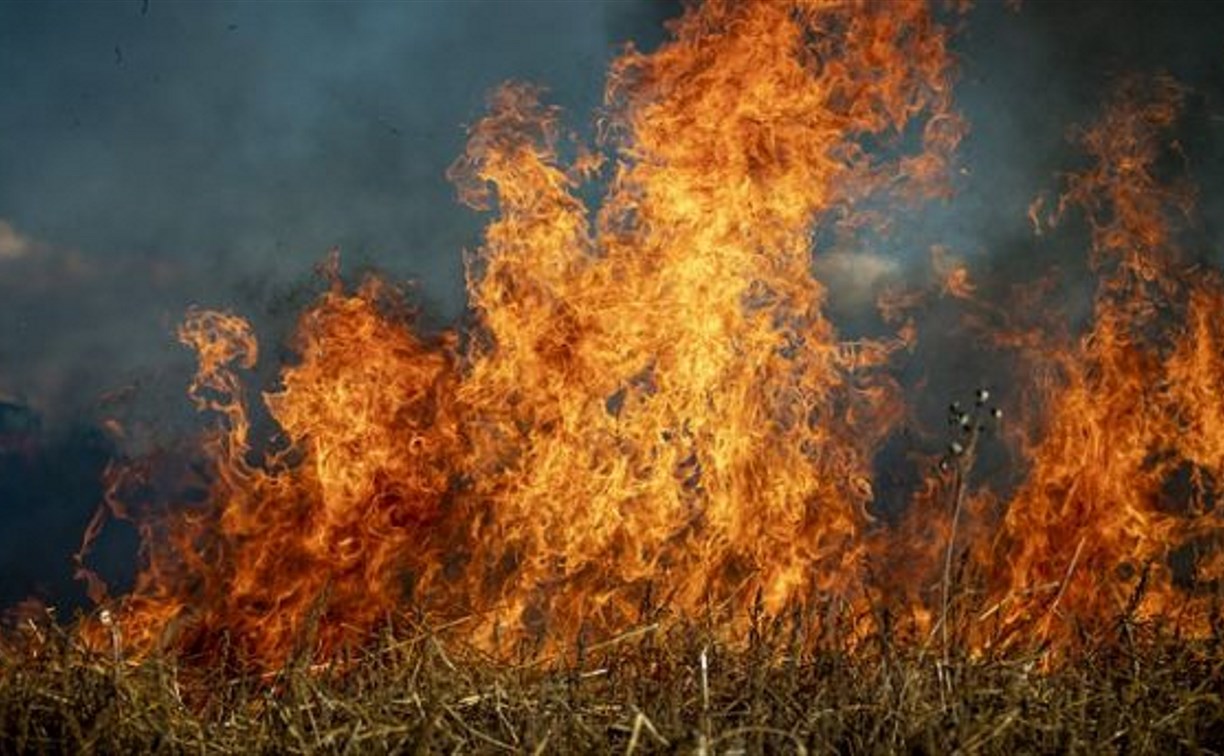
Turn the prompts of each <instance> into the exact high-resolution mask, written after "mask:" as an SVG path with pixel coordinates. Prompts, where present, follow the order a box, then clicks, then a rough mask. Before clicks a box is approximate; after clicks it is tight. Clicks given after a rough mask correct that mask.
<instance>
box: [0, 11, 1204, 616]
mask: <svg viewBox="0 0 1224 756" xmlns="http://www.w3.org/2000/svg"><path fill="white" fill-rule="evenodd" d="M1218 6H1219V4H1215V3H1208V2H1182V3H1175V2H1169V3H1157V2H1155V1H1154V0H1153V1H1152V2H1142V3H1141V2H1120V1H1118V0H1092V1H1091V2H1080V3H1064V2H1037V1H1035V0H1031V1H1030V2H1025V3H1024V4H1023V6H1022V9H1021V10H1020V12H1019V13H1015V12H1012V11H1010V10H1008V9H1006V8H1005V7H1004V6H1003V5H1002V4H1001V3H998V2H983V3H981V5H980V7H979V8H977V9H976V10H974V11H973V12H972V13H970V14H969V16H968V17H967V18H966V19H965V29H964V31H963V33H961V34H960V35H959V36H958V38H957V41H956V44H955V49H956V50H957V53H958V55H959V56H960V57H961V60H962V71H961V79H960V82H959V84H958V87H957V98H958V102H959V103H960V105H961V107H962V109H963V110H964V112H965V114H966V116H967V118H968V120H969V122H970V124H971V128H972V132H971V134H970V135H969V137H968V139H967V140H966V142H965V143H964V145H963V149H962V164H963V166H964V168H965V173H964V174H962V175H960V176H959V178H958V184H959V187H958V188H959V190H960V191H959V194H958V195H957V197H956V198H955V199H954V200H951V201H949V202H948V203H937V204H935V205H933V206H929V207H926V208H923V210H922V211H921V212H920V213H917V214H915V215H914V216H913V217H912V218H909V219H907V220H905V222H903V223H902V224H901V225H900V226H899V227H898V231H897V233H895V234H894V235H893V236H892V237H890V238H886V239H877V240H873V241H872V242H871V248H870V249H869V250H868V252H869V254H866V255H863V254H862V252H863V250H862V249H853V250H834V251H833V253H832V254H831V256H830V257H829V258H828V261H827V262H825V263H822V265H823V267H822V268H821V270H822V275H823V276H825V277H826V278H827V279H828V280H829V282H830V284H831V286H830V289H831V302H830V306H831V310H832V313H833V315H834V317H835V319H836V321H837V322H838V324H839V326H840V327H841V328H843V330H844V332H846V333H847V334H849V335H855V334H857V333H861V332H865V333H871V332H879V331H881V330H883V326H882V324H880V323H879V322H878V320H877V319H876V318H875V316H874V310H873V308H872V307H870V302H871V301H872V300H873V299H874V297H875V295H876V294H877V293H878V292H879V289H880V287H882V286H884V285H886V284H889V283H893V284H896V283H898V282H907V283H910V284H912V285H922V284H925V283H928V282H929V279H930V276H931V270H930V263H929V260H930V247H931V245H932V244H942V245H946V246H947V247H948V249H949V250H950V251H951V253H952V254H954V255H958V256H960V257H962V258H964V259H966V260H967V261H969V262H970V263H971V265H973V266H974V272H975V274H976V275H977V277H978V278H979V280H983V281H996V282H1003V283H1006V282H1010V281H1014V280H1020V279H1023V278H1026V277H1032V276H1034V275H1036V274H1037V273H1038V272H1040V271H1042V270H1044V269H1046V268H1048V267H1049V266H1050V265H1053V264H1059V265H1061V266H1063V267H1064V268H1066V269H1069V270H1071V271H1073V272H1075V271H1077V270H1078V273H1079V275H1080V276H1081V277H1082V278H1084V282H1083V284H1084V285H1082V286H1080V287H1079V289H1078V290H1075V291H1074V292H1072V294H1069V295H1068V296H1069V297H1071V296H1072V295H1073V296H1074V297H1075V298H1077V301H1068V302H1067V303H1065V304H1066V305H1067V306H1068V310H1069V311H1070V312H1074V311H1076V310H1077V309H1079V310H1082V309H1083V304H1084V303H1086V302H1087V301H1088V292H1089V291H1090V287H1089V285H1088V283H1087V280H1086V276H1084V271H1083V270H1082V257H1083V247H1082V241H1083V237H1082V235H1080V236H1079V237H1076V236H1075V234H1074V233H1068V234H1066V235H1064V236H1061V237H1059V238H1058V239H1057V240H1051V239H1045V240H1041V241H1035V240H1034V239H1033V237H1032V235H1031V233H1030V230H1029V227H1028V223H1027V220H1026V219H1025V209H1026V208H1027V206H1028V203H1029V202H1030V200H1032V198H1033V197H1034V196H1035V195H1036V194H1038V193H1039V192H1042V191H1047V192H1049V191H1052V190H1055V189H1056V188H1057V184H1056V181H1055V179H1054V176H1055V174H1056V173H1057V172H1058V171H1060V170H1066V169H1068V168H1069V167H1071V166H1074V165H1075V164H1076V161H1077V160H1078V159H1079V158H1078V157H1077V155H1076V152H1075V150H1074V148H1073V147H1072V146H1070V145H1069V144H1068V142H1067V139H1066V135H1067V129H1068V127H1069V126H1070V125H1071V124H1073V123H1076V122H1081V123H1082V122H1088V121H1090V120H1091V119H1092V118H1093V117H1094V115H1095V114H1096V113H1097V112H1098V108H1099V105H1100V103H1101V100H1102V98H1103V96H1104V94H1105V92H1106V91H1107V89H1108V85H1109V82H1110V81H1111V80H1112V79H1114V78H1115V77H1117V76H1118V75H1120V74H1124V73H1128V72H1153V71H1167V72H1168V73H1170V74H1172V75H1174V76H1175V77H1177V78H1179V79H1180V80H1182V81H1183V82H1184V83H1185V84H1187V85H1188V86H1190V87H1191V88H1192V91H1193V94H1192V95H1191V102H1190V110H1189V114H1188V119H1187V123H1188V125H1187V128H1186V129H1185V130H1184V133H1183V134H1182V135H1181V136H1182V137H1183V141H1184V145H1185V148H1186V154H1187V159H1188V161H1189V166H1190V171H1191V174H1192V177H1193V178H1194V179H1195V180H1196V181H1197V182H1198V183H1199V185H1200V186H1201V188H1202V190H1203V191H1202V202H1201V207H1202V217H1201V221H1200V229H1199V238H1200V240H1201V243H1202V248H1203V249H1202V251H1203V252H1204V253H1205V254H1206V253H1211V252H1212V251H1213V250H1218V249H1219V247H1220V246H1221V245H1220V242H1221V235H1222V232H1221V225H1220V222H1221V218H1222V217H1224V186H1222V185H1221V184H1222V182H1224V171H1221V170H1220V168H1219V166H1220V165H1221V164H1222V163H1221V158H1224V151H1222V147H1221V145H1224V139H1222V138H1221V137H1224V12H1222V11H1221V10H1219V9H1218ZM678 9H679V5H678V3H674V2H650V1H649V0H623V1H620V2H606V3H597V2H582V3H570V2H552V1H548V0H539V1H532V0H516V1H515V2H509V1H508V0H486V1H483V2H476V1H475V0H472V1H464V0H456V1H454V2H442V1H438V2H405V3H361V4H350V3H343V4H342V3H334V4H333V3H309V4H306V3H300V4H281V3H252V2H243V3H238V2H234V3H229V2H218V3H163V2H159V0H152V1H151V2H149V3H147V4H146V3H144V2H143V1H142V0H132V1H131V2H123V3H67V2H64V3H60V2H45V3H34V2H30V3H6V4H0V322H3V324H4V327H3V329H0V399H3V398H5V397H8V398H9V399H14V400H16V402H17V404H18V405H23V406H24V405H30V406H32V407H33V408H34V410H35V411H36V413H37V414H38V415H39V416H41V417H42V420H43V424H42V427H41V430H38V431H37V432H36V437H37V440H38V445H39V449H38V453H37V454H36V456H35V457H34V458H32V459H26V458H22V459H23V460H24V461H18V460H17V458H16V457H14V456H12V455H9V456H8V457H5V456H4V455H5V454H6V452H3V451H0V458H2V459H4V460H6V461H5V462H4V464H3V465H0V532H2V533H4V537H3V538H0V605H4V604H10V603H12V601H14V600H17V599H19V598H21V597H23V596H24V595H27V594H29V593H30V592H32V591H35V590H41V592H43V593H44V594H47V595H50V596H52V597H55V598H62V597H63V596H64V595H65V592H66V591H67V589H66V588H65V587H64V586H65V585H66V584H67V577H66V576H67V574H68V572H69V568H68V554H70V553H71V551H72V549H73V546H74V545H75V539H76V536H77V534H78V533H79V532H80V531H81V530H82V528H83V527H84V524H85V522H86V520H87V519H88V516H89V513H90V511H91V509H92V507H93V505H94V504H95V503H96V501H97V498H98V489H97V486H96V485H94V484H91V483H90V481H96V480H97V475H98V473H99V471H100V469H101V465H102V464H103V463H104V461H105V459H106V458H107V457H108V456H109V455H111V454H115V453H117V452H118V450H117V449H115V448H113V446H112V445H111V444H112V442H110V441H107V440H106V439H105V437H102V436H100V435H96V432H95V431H94V430H92V429H91V427H92V424H93V423H96V422H97V421H98V419H99V418H100V417H101V416H102V415H103V414H104V413H107V412H110V411H112V410H113V409H116V407H115V405H122V409H124V411H126V412H128V413H129V414H134V415H137V416H140V415H141V414H142V413H143V416H144V420H145V424H146V425H147V426H148V427H163V428H164V427H173V426H175V425H176V424H181V425H184V426H185V425H186V423H187V422H188V421H189V420H190V418H191V412H190V410H189V408H188V407H187V403H186V401H184V400H183V398H182V390H183V386H184V384H185V382H186V379H187V376H188V374H189V370H190V355H188V354H187V353H186V352H185V351H184V350H183V349H182V348H180V347H179V346H178V345H177V344H175V342H174V338H173V330H174V327H175V325H176V324H177V323H178V321H179V320H180V318H181V315H182V313H183V310H184V309H185V308H186V307H187V306H188V305H190V304H193V303H199V304H202V305H205V306H219V307H228V308H233V309H235V310H237V311H239V312H241V313H242V314H244V315H246V316H249V317H251V318H252V319H253V320H254V321H255V324H256V327H257V329H258V330H259V332H260V333H261V335H263V336H265V339H264V341H265V343H266V344H268V345H270V346H271V345H274V344H275V343H276V340H277V339H278V338H280V337H281V336H283V334H284V332H285V330H286V328H287V326H288V323H289V322H290V321H291V319H292V316H293V314H294V313H295V312H296V311H297V310H298V309H299V308H300V306H301V305H303V304H304V303H306V302H307V301H309V296H310V287H311V285H312V284H311V273H310V271H311V268H312V266H313V265H314V264H315V263H316V262H318V261H319V260H320V259H321V258H322V257H323V256H324V254H325V253H326V250H327V249H328V248H329V247H331V246H333V245H338V246H340V247H342V248H343V250H344V256H345V261H346V267H347V268H349V269H353V268H359V267H362V266H375V267H378V268H380V269H382V270H385V271H387V272H388V273H389V274H390V275H392V276H393V277H395V278H397V279H400V280H405V279H414V280H417V281H419V287H418V295H419V299H420V301H421V302H422V305H423V307H424V309H425V312H426V315H427V318H428V320H429V321H430V322H432V323H438V324H441V323H445V322H448V321H450V320H452V319H454V318H455V317H457V316H458V315H459V314H460V313H461V312H462V310H463V306H464V300H463V292H462V267H461V263H460V251H461V250H462V249H464V248H471V247H473V246H475V245H476V244H477V242H478V239H479V232H480V226H481V222H482V219H481V218H480V217H478V216H477V215H475V214H473V213H472V212H470V211H469V210H467V209H465V208H462V207H461V206H459V205H458V204H457V203H456V202H455V201H454V192H453V189H452V188H451V187H450V185H449V184H448V183H447V182H446V180H445V177H444V172H445V169H446V167H447V165H449V163H450V162H451V161H452V160H453V159H454V157H455V156H456V155H457V154H458V153H459V151H460V149H461V147H462V144H463V140H464V133H463V129H462V124H464V123H470V122H472V121H473V120H475V119H476V118H478V117H479V116H480V114H481V112H482V105H483V102H484V97H485V95H486V93H487V92H488V91H489V90H490V89H491V88H492V87H494V86H496V85H497V84H499V83H500V82H502V81H504V80H506V79H511V78H513V79H521V80H528V81H533V82H538V83H540V84H543V85H545V86H547V87H548V88H549V91H550V95H549V97H550V99H551V101H552V102H555V103H557V104H560V105H562V106H563V107H564V108H565V109H566V110H567V112H568V113H569V115H570V123H571V125H573V126H575V127H579V128H581V127H583V126H584V124H586V123H587V122H588V118H589V113H590V111H591V109H592V108H593V107H595V106H597V105H598V104H599V101H600V97H601V94H602V89H603V76H604V73H605V68H606V63H607V61H608V60H609V59H610V57H611V56H612V55H613V54H614V53H615V51H616V50H617V48H618V45H619V44H620V43H622V42H624V41H626V40H629V39H633V40H635V41H636V42H637V43H638V44H639V45H641V46H644V47H647V48H649V47H652V46H653V45H655V44H657V43H658V42H659V41H660V40H661V39H662V38H663V30H662V28H661V24H662V21H663V20H665V19H666V18H668V17H672V16H675V15H676V14H677V13H678ZM849 251H853V252H854V253H855V254H854V255H850V254H846V253H847V252H849ZM955 318H956V310H955V305H954V304H953V303H951V302H946V303H944V304H943V305H941V306H939V307H936V308H934V309H933V310H932V311H931V312H930V313H929V314H928V322H927V323H926V324H925V326H924V331H923V337H924V339H925V340H924V342H923V344H924V346H923V347H922V349H921V350H920V352H919V353H918V354H917V355H916V356H915V357H914V359H913V360H912V361H911V362H910V363H909V364H908V366H907V367H906V368H905V370H906V373H907V375H906V377H907V379H909V380H912V381H914V382H918V381H921V380H925V381H926V383H925V385H926V386H927V388H925V389H924V392H925V393H924V396H925V397H926V399H925V400H924V402H923V404H922V407H921V413H920V414H924V417H925V420H924V422H925V423H926V424H928V425H930V426H932V427H938V426H939V425H940V421H941V420H942V418H941V417H940V416H939V412H940V408H942V407H943V406H944V404H945V403H946V401H947V397H948V396H949V395H950V394H953V393H957V392H959V393H964V392H966V391H970V390H972V387H974V386H975V385H977V384H979V383H1000V382H1002V381H1003V380H1004V377H1002V376H999V375H993V374H992V373H991V369H990V368H991V365H992V363H991V362H990V361H989V360H987V359H983V358H982V357H981V355H980V353H979V352H977V351H975V349H974V345H971V344H970V345H965V344H962V343H959V342H957V341H955V340H954V339H952V338H950V337H948V336H947V334H952V333H954V329H953V327H952V326H953V323H954V322H955ZM266 351H267V353H270V354H275V349H274V348H273V349H268V350H266ZM117 388H118V389H124V390H123V391H120V392H119V393H118V394H115V395H112V397H111V398H109V399H100V397H102V395H103V394H104V393H105V392H107V391H112V390H114V389H117ZM116 397H117V398H116ZM100 401H101V403H102V407H101V409H99V402H100ZM14 406H16V405H14ZM14 411H15V412H16V410H14ZM24 411H25V410H24V408H23V409H22V410H21V412H18V413H17V414H18V415H21V414H22V412H24ZM23 416H24V415H23ZM19 421H20V420H19V419H18V420H13V421H12V422H19ZM3 422H5V421H4V418H3V417H2V416H0V433H3V431H4V426H3V424H2V423H3ZM905 448H907V447H906V445H905V444H904V443H900V444H899V445H898V447H897V452H896V454H895V455H894V454H892V453H891V452H890V453H889V454H886V455H885V456H886V457H888V460H886V461H887V464H883V465H882V467H883V468H887V469H888V470H889V471H890V474H892V473H891V471H893V470H895V469H900V467H901V466H900V465H896V464H893V462H894V461H895V460H896V459H898V458H900V457H903V456H904V451H905ZM10 463H11V464H10ZM897 475H899V476H900V477H904V474H902V473H897ZM53 483H54V485H53ZM896 489H897V490H903V489H904V485H903V484H899V485H898V486H897V487H896ZM32 544H33V545H32ZM36 552H37V553H42V554H45V555H46V557H45V559H46V561H38V560H36V559H35V558H34V557H33V554H35V553H36ZM125 558H126V557H125ZM18 565H23V566H22V567H21V568H20V569H19V568H18ZM57 570H58V572H57ZM40 586H41V587H40Z"/></svg>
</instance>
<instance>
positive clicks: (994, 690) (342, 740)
mask: <svg viewBox="0 0 1224 756" xmlns="http://www.w3.org/2000/svg"><path fill="white" fill-rule="evenodd" d="M802 629H803V628H801V627H799V623H798V621H797V620H792V621H776V622H772V623H766V622H760V623H758V624H757V628H756V629H755V630H753V631H752V632H751V633H750V637H748V638H746V639H744V641H743V642H742V643H738V644H735V645H734V646H730V645H727V644H723V643H717V642H715V641H713V640H712V636H711V634H710V633H709V632H707V630H706V629H705V628H703V627H702V626H700V625H697V624H693V623H681V622H675V623H671V624H669V625H666V626H662V625H648V626H644V627H643V628H640V629H639V631H637V632H633V633H629V634H627V635H626V636H623V637H622V638H620V639H616V640H614V641H612V642H608V643H604V644H602V645H598V646H594V645H593V646H591V647H589V648H586V649H582V650H579V651H575V652H574V653H571V654H569V655H568V656H567V657H566V658H565V659H559V658H551V659H549V658H535V659H532V660H530V661H528V662H525V663H521V664H507V663H504V662H503V663H493V662H491V661H489V660H488V659H485V658H483V657H481V656H480V655H478V654H476V653H475V652H471V651H464V650H462V647H461V646H460V645H459V644H457V643H455V642H454V641H453V640H451V641H448V640H445V639H443V638H441V637H440V636H439V635H437V634H434V633H430V632H424V631H422V630H421V628H420V627H409V628H401V629H399V630H397V631H392V630H388V631H387V632H386V633H385V634H384V636H383V637H382V638H380V639H378V640H377V641H376V642H375V643H373V644H371V647H370V648H369V649H366V650H364V651H361V652H360V653H354V654H353V655H351V656H350V657H348V658H345V659H340V660H336V661H335V662H333V663H332V664H330V665H327V666H322V667H320V666H314V667H309V666H307V665H306V664H305V663H303V662H294V663H291V664H289V665H287V666H286V667H285V668H284V669H283V670H281V671H279V672H277V673H275V674H271V675H268V674H265V675H254V674H247V675H242V674H238V673H234V672H225V671H223V666H221V665H217V664H216V663H215V662H214V664H213V665H212V666H211V667H210V666H207V665H201V664H199V663H191V662H189V661H188V660H184V659H175V658H170V657H163V658H152V659H148V660H145V661H144V662H142V663H139V664H132V663H128V662H123V661H116V659H115V658H114V657H113V656H111V655H109V654H104V655H98V654H95V653H89V652H87V651H85V650H83V649H81V648H80V646H79V644H77V643H74V642H73V640H72V638H71V636H70V634H69V633H68V632H66V631H62V630H57V629H55V628H54V627H46V628H40V629H39V630H38V631H37V633H35V632H34V631H32V630H27V632H26V633H25V637H24V639H22V640H21V641H20V642H19V643H17V644H10V645H9V646H8V648H7V650H5V651H4V652H2V653H0V743H2V744H3V745H0V749H2V750H4V751H6V752H31V753H38V752H53V753H59V752H83V751H93V752H103V753H111V752H114V753H132V752H173V753H177V752H193V753H238V752H241V753H251V752H277V753H284V752H295V753H296V752H311V753H314V752H323V753H366V752H383V751H396V752H413V753H433V752H446V753H454V752H468V751H476V752H499V751H507V752H523V753H574V752H601V753H606V752H618V753H622V752H623V753H646V752H668V753H671V752H679V753H710V754H713V753H763V752H781V753H790V752H796V753H825V752H830V751H834V752H839V753H862V752H896V751H904V752H909V753H951V752H956V751H960V752H966V753H968V752H986V753H1008V754H1010V753H1016V752H1034V751H1041V752H1048V751H1078V752H1089V753H1111V752H1138V753H1172V752H1192V753H1213V752H1221V751H1224V648H1222V647H1221V644H1220V643H1219V641H1218V640H1216V641H1207V642H1184V641H1180V640H1178V639H1176V638H1174V637H1162V636H1161V635H1160V633H1159V631H1158V629H1157V630H1155V631H1153V632H1149V633H1146V634H1136V633H1134V632H1133V628H1132V629H1131V631H1128V633H1127V637H1128V638H1134V637H1141V636H1142V637H1146V640H1144V641H1142V642H1141V643H1140V642H1137V641H1133V640H1132V641H1127V642H1121V641H1120V640H1119V641H1116V642H1109V643H1107V644H1101V645H1100V646H1099V647H1097V648H1095V649H1092V650H1084V651H1083V652H1081V653H1080V654H1078V655H1077V656H1076V658H1075V660H1074V661H1072V662H1070V663H1067V664H1064V665H1061V666H1059V667H1057V668H1055V669H1053V670H1049V671H1044V672H1043V671H1041V669H1042V664H1041V661H1042V658H1041V657H1040V656H1038V655H1036V654H1032V655H1024V654H1019V655H1017V654H1012V655H1010V656H1008V657H1006V658H980V657H979V658H968V657H966V656H964V655H963V654H957V653H955V652H951V653H949V652H947V651H946V650H945V649H942V648H939V649H933V648H923V647H922V646H921V645H915V644H912V643H904V644H903V643H898V642H894V641H892V640H890V639H888V638H884V637H879V636H877V637H874V638H871V639H869V640H868V642H866V643H864V644H861V645H860V646H859V648H858V650H857V651H856V652H855V653H853V654H846V653H840V652H837V651H834V650H830V649H831V648H833V647H835V646H836V644H832V643H827V642H816V643H813V642H811V640H810V639H808V640H803V639H802V638H801V636H802V635H803V633H802V632H801V630H802ZM800 648H803V649H806V650H802V651H800V650H798V649H800Z"/></svg>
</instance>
